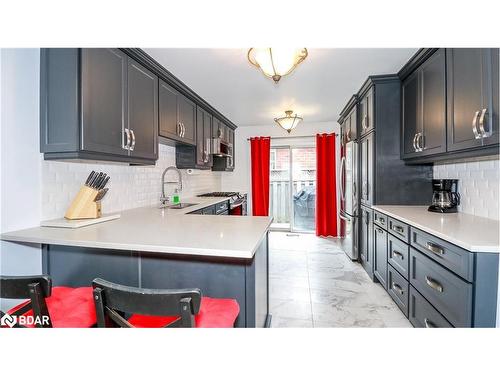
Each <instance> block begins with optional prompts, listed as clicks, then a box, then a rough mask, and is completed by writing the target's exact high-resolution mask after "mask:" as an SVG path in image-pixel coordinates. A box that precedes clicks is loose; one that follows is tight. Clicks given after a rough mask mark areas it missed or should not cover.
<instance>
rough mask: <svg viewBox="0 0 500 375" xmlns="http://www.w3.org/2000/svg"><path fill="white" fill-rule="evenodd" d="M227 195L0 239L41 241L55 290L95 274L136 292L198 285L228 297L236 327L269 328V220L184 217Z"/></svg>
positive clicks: (209, 293) (88, 279) (45, 266)
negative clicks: (235, 305) (236, 310)
mask: <svg viewBox="0 0 500 375" xmlns="http://www.w3.org/2000/svg"><path fill="white" fill-rule="evenodd" d="M225 200H227V198H193V199H191V200H185V202H183V203H194V205H192V206H190V207H188V208H184V209H169V208H163V209H159V208H157V207H143V208H136V209H131V210H127V211H124V212H121V217H120V218H119V219H117V220H113V221H109V222H105V223H100V224H95V225H91V226H87V227H82V228H79V229H68V228H50V227H35V228H30V229H25V230H19V231H15V232H9V233H3V234H2V235H1V239H2V240H5V241H12V242H21V243H38V244H41V245H42V246H41V251H42V262H43V265H42V267H43V273H46V274H50V275H51V277H52V280H53V282H54V285H67V286H73V287H76V286H84V285H90V284H91V282H92V280H93V279H94V278H96V277H100V278H103V279H106V280H109V281H113V282H116V283H120V284H124V285H130V286H138V287H142V288H160V289H169V288H199V289H201V291H202V294H203V295H206V296H210V297H218V298H235V299H236V300H237V301H238V303H239V305H240V314H239V317H238V319H237V321H236V324H235V326H236V327H268V326H269V325H270V315H269V293H268V290H269V286H268V274H269V262H268V230H269V226H270V224H271V222H272V217H252V216H228V215H189V213H192V212H194V211H197V210H200V209H203V208H205V207H209V206H211V205H215V204H218V203H221V202H224V201H225Z"/></svg>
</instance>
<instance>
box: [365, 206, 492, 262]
mask: <svg viewBox="0 0 500 375" xmlns="http://www.w3.org/2000/svg"><path fill="white" fill-rule="evenodd" d="M372 208H373V209H374V210H376V211H379V212H381V213H383V214H386V215H388V216H391V217H393V218H394V219H397V220H401V221H402V222H404V223H406V224H409V225H411V226H412V227H415V228H417V229H420V230H423V231H424V232H427V233H430V234H433V235H435V236H436V237H439V238H441V239H443V240H445V241H448V242H451V243H452V244H455V245H457V246H460V247H462V248H464V249H466V250H468V251H471V252H478V253H480V252H484V253H500V221H498V220H492V219H487V218H484V217H480V216H474V215H469V214H464V213H448V214H440V213H435V212H429V211H427V206H372Z"/></svg>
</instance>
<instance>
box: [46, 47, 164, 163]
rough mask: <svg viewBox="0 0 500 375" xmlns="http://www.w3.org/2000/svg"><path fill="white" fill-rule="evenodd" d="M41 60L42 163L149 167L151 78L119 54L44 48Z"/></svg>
mask: <svg viewBox="0 0 500 375" xmlns="http://www.w3.org/2000/svg"><path fill="white" fill-rule="evenodd" d="M40 56H41V64H40V66H41V70H40V73H41V74H40V75H41V79H40V90H41V95H40V127H41V129H40V135H41V136H40V149H41V152H43V153H44V157H45V159H91V160H104V161H119V162H128V163H131V164H153V163H154V161H155V160H156V159H157V145H156V137H157V136H156V134H157V115H156V113H157V112H156V111H157V96H156V92H157V91H156V90H157V83H156V79H157V78H156V77H155V76H154V75H153V74H152V73H151V72H149V71H148V70H147V69H145V68H144V67H143V66H141V65H140V64H138V63H137V62H135V61H134V60H133V59H131V58H130V57H128V56H127V55H126V54H125V53H124V52H122V51H120V50H118V49H109V48H92V49H52V48H48V49H42V50H41V55H40ZM131 126H132V127H134V128H135V129H134V131H131ZM134 141H135V144H134Z"/></svg>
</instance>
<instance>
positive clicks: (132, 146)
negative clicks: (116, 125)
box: [129, 129, 135, 151]
mask: <svg viewBox="0 0 500 375" xmlns="http://www.w3.org/2000/svg"><path fill="white" fill-rule="evenodd" d="M130 134H131V135H132V144H131V145H130V147H129V150H130V151H134V148H135V133H134V131H133V130H132V129H130Z"/></svg>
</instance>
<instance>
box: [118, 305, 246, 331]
mask: <svg viewBox="0 0 500 375" xmlns="http://www.w3.org/2000/svg"><path fill="white" fill-rule="evenodd" d="M239 313H240V305H239V304H238V302H237V301H236V300H234V299H222V298H210V297H201V305H200V311H199V312H198V314H197V315H195V327H196V328H231V327H233V326H234V322H235V321H236V318H237V317H238V314H239ZM177 318H178V317H177V316H150V315H139V314H134V315H132V316H131V317H130V319H129V320H128V321H129V323H130V324H132V325H133V326H134V327H138V328H160V327H164V326H166V325H167V324H169V323H172V322H173V321H174V320H176V319H177Z"/></svg>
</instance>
